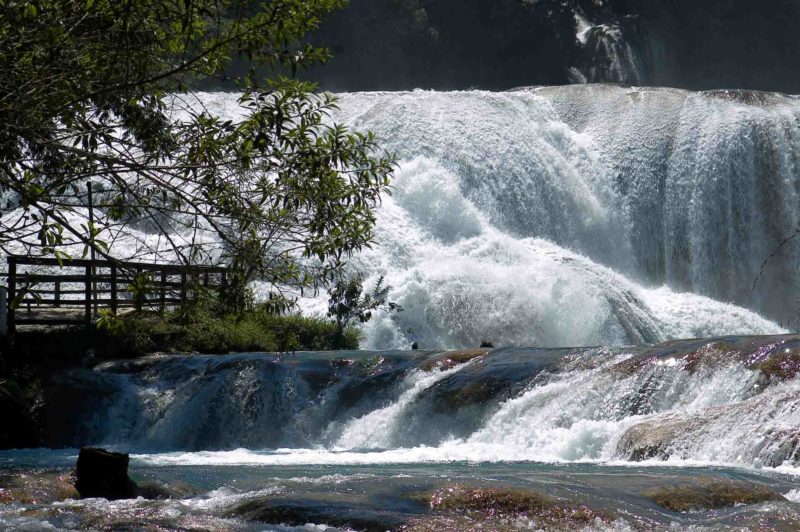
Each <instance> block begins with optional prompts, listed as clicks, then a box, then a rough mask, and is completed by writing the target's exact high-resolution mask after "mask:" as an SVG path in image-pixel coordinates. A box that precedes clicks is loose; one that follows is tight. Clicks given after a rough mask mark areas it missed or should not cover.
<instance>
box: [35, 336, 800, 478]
mask: <svg viewBox="0 0 800 532" xmlns="http://www.w3.org/2000/svg"><path fill="white" fill-rule="evenodd" d="M798 360H800V339H798V338H797V337H796V336H778V337H730V338H725V339H720V340H713V341H712V340H707V341H703V340H685V341H680V342H671V343H667V344H663V345H659V346H654V347H636V348H616V349H606V348H582V349H560V350H532V349H506V350H502V349H501V350H496V351H493V352H491V353H487V352H486V351H485V350H484V351H480V350H476V351H465V352H455V353H453V352H445V353H443V354H435V353H434V354H431V353H420V354H415V355H409V354H408V353H402V352H383V353H381V354H375V355H373V354H370V353H343V354H342V358H331V357H330V356H324V355H313V354H312V355H296V356H293V357H292V356H288V357H287V358H281V357H278V356H273V355H258V354H253V355H228V356H224V357H211V356H202V357H200V356H196V357H186V356H168V357H152V358H149V359H144V360H142V361H139V362H135V363H129V362H122V363H106V364H104V365H101V366H99V367H98V368H96V369H94V370H75V371H73V372H71V373H68V374H66V375H64V376H63V377H60V378H58V379H57V380H56V381H55V383H54V385H53V386H51V391H50V392H49V393H48V398H49V401H44V403H43V407H42V412H41V415H42V423H43V424H44V425H45V427H47V430H49V431H50V432H51V433H52V437H53V438H54V440H53V441H52V442H51V444H53V445H57V444H71V445H77V444H85V443H98V442H101V443H104V444H106V445H124V446H126V447H127V448H134V449H138V450H140V451H149V452H153V451H157V452H161V453H163V452H167V454H158V453H157V454H155V455H152V457H151V458H146V457H145V458H144V459H146V460H155V461H156V462H157V463H171V462H173V461H175V462H176V463H180V462H181V461H185V460H189V461H190V462H191V463H198V462H200V463H205V462H209V463H216V461H220V460H222V461H223V462H224V461H226V460H230V461H233V462H240V461H245V462H248V463H249V462H253V463H262V464H292V463H329V464H348V463H396V462H399V463H405V462H418V461H458V460H476V461H489V462H492V461H508V460H515V461H538V462H561V461H570V462H574V461H603V462H609V461H628V460H655V461H663V460H672V461H674V460H678V461H689V462H702V463H709V462H710V463H718V464H728V465H738V466H747V467H762V466H769V467H779V466H780V467H784V468H786V469H787V470H792V471H794V470H796V468H798V467H800V431H798V429H797V427H798V426H800V403H798V401H797V397H798V392H800V387H799V386H800V384H799V383H800V381H798V376H799V375H800V371H799V370H798V368H800V363H799V362H798ZM99 396H102V397H105V398H106V401H107V403H106V404H104V405H103V406H102V407H101V408H97V409H92V410H91V411H90V412H84V415H83V416H79V415H75V414H73V413H70V408H73V407H74V408H75V409H76V410H79V409H80V408H81V406H82V405H85V400H88V399H89V398H91V397H99ZM70 402H72V403H73V404H72V406H71V403H70ZM65 418H66V419H71V420H73V422H74V423H73V424H72V425H71V426H70V427H69V428H65V427H63V426H61V427H59V426H58V422H59V420H61V419H65ZM59 431H60V433H59ZM237 447H247V448H248V449H254V450H250V451H246V450H240V451H233V450H231V449H236V448H237ZM278 448H284V449H285V450H284V451H281V452H278V453H275V452H270V451H266V452H261V451H258V449H278ZM180 450H186V451H201V450H202V451H204V452H199V453H198V452H194V453H188V454H183V453H179V454H177V455H172V454H169V451H180ZM211 451H214V452H211Z"/></svg>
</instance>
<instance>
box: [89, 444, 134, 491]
mask: <svg viewBox="0 0 800 532" xmlns="http://www.w3.org/2000/svg"><path fill="white" fill-rule="evenodd" d="M129 461H130V457H129V456H128V455H127V454H122V453H113V452H109V451H106V450H105V449H97V448H94V447H82V448H81V450H80V453H78V463H77V465H76V467H75V489H77V490H78V493H79V494H80V496H81V497H83V498H90V497H103V498H106V499H109V500H115V499H133V498H136V497H137V496H138V486H137V485H136V483H135V482H134V481H132V480H131V479H130V477H128V462H129Z"/></svg>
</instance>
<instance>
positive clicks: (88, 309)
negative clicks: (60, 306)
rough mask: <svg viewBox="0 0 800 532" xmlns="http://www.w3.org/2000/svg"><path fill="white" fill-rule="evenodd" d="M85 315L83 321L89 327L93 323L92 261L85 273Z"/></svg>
mask: <svg viewBox="0 0 800 532" xmlns="http://www.w3.org/2000/svg"><path fill="white" fill-rule="evenodd" d="M83 282H84V285H85V286H84V291H83V292H84V296H85V297H84V299H85V301H84V304H85V305H84V316H83V321H84V323H85V325H86V328H87V329H88V328H89V327H91V325H92V266H91V263H89V265H87V266H86V273H85V274H84V279H83Z"/></svg>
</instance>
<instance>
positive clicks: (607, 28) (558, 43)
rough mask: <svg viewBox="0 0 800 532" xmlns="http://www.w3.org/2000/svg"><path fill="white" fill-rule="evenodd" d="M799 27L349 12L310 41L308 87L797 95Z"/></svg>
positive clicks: (419, 1) (777, 2) (799, 0)
mask: <svg viewBox="0 0 800 532" xmlns="http://www.w3.org/2000/svg"><path fill="white" fill-rule="evenodd" d="M799 19H800V0H761V1H759V2H754V1H752V0H429V1H423V0H351V3H350V6H349V7H348V8H347V9H345V10H343V11H341V12H338V13H336V14H334V15H333V16H331V17H330V18H329V19H328V20H327V21H325V23H324V24H323V27H322V28H321V29H320V30H319V32H318V34H317V36H316V39H315V40H316V41H318V42H321V43H324V44H326V45H328V46H329V47H330V48H331V49H332V51H333V53H334V55H335V58H334V60H333V61H332V62H330V63H329V64H327V65H325V66H323V67H320V68H314V69H311V70H310V71H309V72H308V73H307V76H308V77H310V78H312V79H315V80H317V81H319V82H320V83H321V84H322V86H323V88H325V89H329V90H337V91H338V90H381V89H385V90H396V89H412V88H429V89H467V88H483V89H506V88H510V87H514V86H519V85H558V84H564V83H570V82H576V81H596V82H601V81H607V82H620V83H627V84H639V85H664V86H677V87H683V88H689V89H710V88H750V89H761V90H775V91H783V92H800V59H798V58H799V57H800V39H797V38H796V30H795V27H794V26H795V21H796V20H799ZM578 20H581V21H582V24H583V25H584V26H583V28H584V30H585V31H584V32H583V33H582V35H581V39H579V38H578V36H577V30H578V29H579V28H578V27H577V21H578ZM587 28H588V29H587Z"/></svg>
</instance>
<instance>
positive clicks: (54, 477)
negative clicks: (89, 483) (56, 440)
mask: <svg viewBox="0 0 800 532" xmlns="http://www.w3.org/2000/svg"><path fill="white" fill-rule="evenodd" d="M79 497H80V495H79V494H78V491H77V490H76V489H75V487H74V486H73V485H72V479H71V478H70V476H69V474H63V473H50V472H25V473H9V474H4V475H0V504H14V503H21V504H51V503H54V502H60V501H64V500H67V499H77V498H79Z"/></svg>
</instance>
